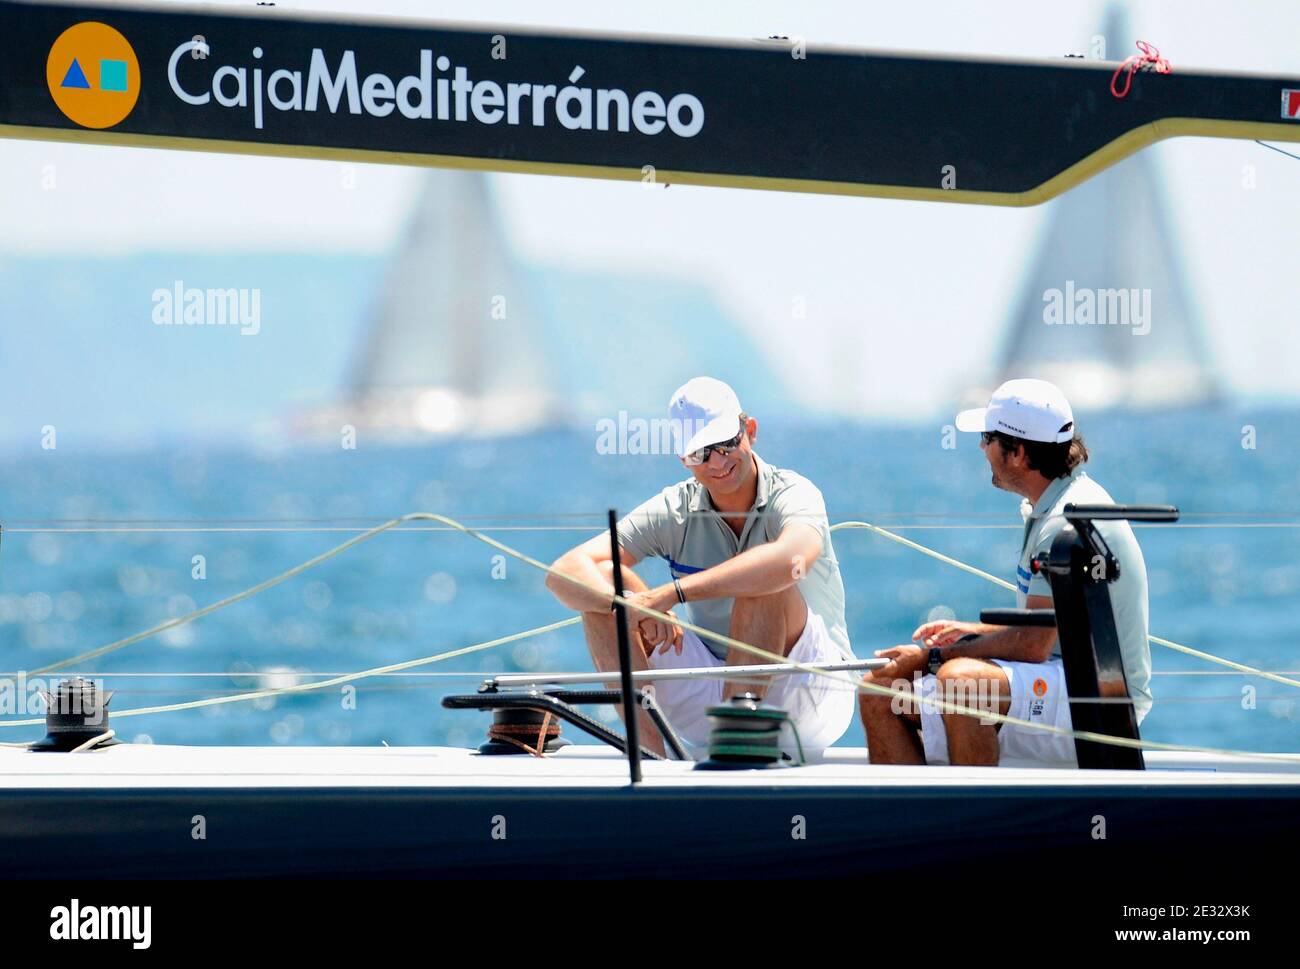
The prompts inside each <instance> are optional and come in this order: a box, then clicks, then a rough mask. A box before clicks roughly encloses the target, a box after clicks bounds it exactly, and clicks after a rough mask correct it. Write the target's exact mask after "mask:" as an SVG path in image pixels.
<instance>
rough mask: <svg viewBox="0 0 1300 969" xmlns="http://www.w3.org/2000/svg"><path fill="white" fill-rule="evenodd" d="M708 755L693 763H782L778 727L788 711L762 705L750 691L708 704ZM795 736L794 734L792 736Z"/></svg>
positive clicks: (725, 766) (709, 766) (733, 766)
mask: <svg viewBox="0 0 1300 969" xmlns="http://www.w3.org/2000/svg"><path fill="white" fill-rule="evenodd" d="M707 712H708V717H709V725H710V727H711V732H710V734H709V757H708V760H704V761H701V762H700V763H698V764H696V765H695V766H696V768H697V769H703V770H744V769H753V768H767V767H783V766H785V764H784V763H783V761H782V754H781V746H780V741H781V729H782V728H783V727H784V726H785V725H786V724H788V723H790V715H789V714H788V713H786V712H785V711H784V710H782V709H780V708H779V707H771V706H763V704H762V701H761V700H760V699H759V698H758V697H757V696H755V695H754V694H752V693H742V694H741V695H739V696H735V697H732V698H731V700H730V701H729V702H728V703H726V704H723V705H722V706H716V707H709V709H708V711H707ZM796 739H797V738H796Z"/></svg>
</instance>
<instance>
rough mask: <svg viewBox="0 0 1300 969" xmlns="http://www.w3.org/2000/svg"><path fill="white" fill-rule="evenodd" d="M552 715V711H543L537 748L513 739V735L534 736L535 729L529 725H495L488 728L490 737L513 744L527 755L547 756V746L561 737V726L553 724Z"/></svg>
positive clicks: (538, 730) (538, 729)
mask: <svg viewBox="0 0 1300 969" xmlns="http://www.w3.org/2000/svg"><path fill="white" fill-rule="evenodd" d="M552 716H553V715H552V713H551V711H550V710H543V711H542V723H541V726H539V727H538V728H537V746H536V747H530V746H528V745H527V744H526V743H524V742H523V741H522V740H519V739H517V738H515V737H512V736H511V734H516V733H518V734H525V735H529V734H532V732H533V728H532V727H531V726H529V725H528V724H516V723H494V724H490V725H489V726H488V737H489V738H490V739H492V740H501V741H504V742H505V743H508V744H513V745H514V746H516V747H518V748H519V749H520V750H522V751H524V752H525V753H529V754H532V755H533V756H534V757H545V756H546V744H547V743H548V742H549V741H550V740H551V739H552V738H553V737H558V736H559V735H560V725H559V724H558V723H552V722H551V718H552Z"/></svg>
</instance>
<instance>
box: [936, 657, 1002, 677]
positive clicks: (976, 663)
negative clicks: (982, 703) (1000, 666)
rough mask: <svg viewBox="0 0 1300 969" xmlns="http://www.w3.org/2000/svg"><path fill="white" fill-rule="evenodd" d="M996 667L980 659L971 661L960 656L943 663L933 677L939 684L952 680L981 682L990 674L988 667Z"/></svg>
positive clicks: (969, 658) (971, 659)
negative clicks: (935, 677)
mask: <svg viewBox="0 0 1300 969" xmlns="http://www.w3.org/2000/svg"><path fill="white" fill-rule="evenodd" d="M990 666H993V668H994V669H996V668H997V667H996V666H995V665H994V664H991V663H987V662H985V661H984V660H981V659H973V658H971V657H969V656H960V657H958V658H957V659H950V660H947V661H946V662H944V663H943V665H941V666H940V667H939V669H938V670H937V671H936V672H935V676H937V677H938V678H939V680H940V681H941V682H952V681H954V680H982V679H987V678H988V676H989V673H990V672H991V671H990V669H989V667H990Z"/></svg>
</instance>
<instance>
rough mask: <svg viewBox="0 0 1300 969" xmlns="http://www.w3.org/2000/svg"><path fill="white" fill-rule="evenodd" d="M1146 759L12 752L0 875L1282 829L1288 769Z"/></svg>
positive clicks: (1280, 840)
mask: <svg viewBox="0 0 1300 969" xmlns="http://www.w3.org/2000/svg"><path fill="white" fill-rule="evenodd" d="M1149 760H1150V764H1151V767H1152V769H1150V770H1147V771H1144V772H1125V771H1080V770H1049V769H1044V768H1019V767H1000V768H971V767H888V766H873V765H871V764H870V763H868V761H867V754H866V751H865V750H863V749H861V748H857V749H854V748H844V749H832V750H830V751H828V752H827V755H826V757H825V759H824V760H823V762H821V763H818V764H813V765H809V766H805V767H799V768H788V769H781V768H778V769H769V770H745V771H709V770H695V769H694V765H693V764H691V763H686V762H671V761H670V762H652V763H646V764H644V765H643V767H644V777H645V779H644V782H643V783H641V784H637V785H632V784H630V783H629V781H628V770H627V762H626V760H624V758H623V757H622V756H621V755H619V754H618V753H617V752H616V751H614V750H612V749H608V748H604V747H598V746H588V745H575V746H572V747H568V748H565V749H564V750H562V751H560V752H558V753H556V754H555V755H553V756H549V757H547V758H545V759H538V758H535V757H530V756H522V755H521V756H505V757H488V756H480V755H477V754H476V753H475V752H473V751H469V750H465V749H459V748H449V747H408V748H400V747H393V748H386V747H342V748H334V747H270V748H268V747H171V746H134V745H129V744H124V745H121V746H118V747H112V748H109V749H106V750H102V751H97V752H94V753H80V754H46V753H31V752H29V751H24V750H16V749H12V748H9V749H0V844H3V845H5V850H4V851H2V852H0V877H8V878H50V877H59V875H58V873H60V872H64V873H72V872H75V873H76V876H77V877H78V878H119V879H120V878H196V877H199V878H250V877H251V878H258V877H299V878H302V877H310V878H358V877H360V878H372V877H416V878H423V877H457V878H485V877H515V878H517V877H525V878H557V877H558V878H579V877H610V876H620V877H623V876H635V877H646V878H670V877H671V878H683V877H685V878H720V877H725V878H740V877H744V878H771V877H805V876H807V877H815V876H820V877H825V876H827V875H835V876H840V877H846V876H852V877H865V876H879V875H881V874H884V873H892V874H893V875H894V876H899V875H901V874H905V873H907V872H909V871H916V870H918V869H917V866H921V870H927V868H928V866H931V865H939V866H943V865H953V864H959V865H963V866H965V865H970V864H974V865H985V864H987V865H999V866H1000V865H1023V866H1025V870H1034V869H1035V866H1037V865H1039V864H1040V861H1041V858H1042V857H1044V854H1043V853H1044V852H1049V851H1050V852H1055V853H1057V854H1056V857H1057V858H1058V861H1059V859H1062V858H1067V857H1068V858H1070V859H1073V860H1072V861H1071V862H1070V863H1071V864H1074V865H1076V866H1078V869H1079V870H1080V871H1083V870H1090V868H1089V866H1092V867H1093V868H1095V869H1096V871H1097V872H1104V871H1108V870H1111V869H1112V868H1113V866H1116V865H1119V866H1124V865H1127V864H1128V863H1129V862H1130V861H1131V859H1132V858H1133V857H1140V858H1142V859H1143V860H1144V864H1146V865H1147V866H1148V868H1150V867H1151V866H1161V867H1162V870H1177V871H1180V870H1182V866H1188V865H1195V866H1199V867H1198V868H1197V870H1198V871H1202V873H1203V870H1204V866H1205V864H1207V856H1206V855H1204V854H1203V853H1202V854H1198V853H1195V852H1191V853H1189V851H1188V849H1187V846H1188V845H1189V844H1200V843H1203V842H1204V841H1205V839H1206V838H1207V835H1210V834H1212V833H1213V832H1215V831H1218V830H1220V829H1223V828H1224V826H1225V825H1227V826H1232V827H1238V826H1239V825H1240V819H1241V818H1242V817H1243V816H1249V818H1250V821H1249V831H1250V836H1251V837H1253V838H1258V839H1261V841H1260V843H1266V844H1270V845H1276V844H1286V843H1289V842H1288V840H1287V839H1293V838H1294V829H1295V819H1296V817H1300V764H1293V763H1278V762H1263V761H1260V762H1255V763H1251V762H1242V761H1237V760H1232V761H1228V760H1222V761H1220V760H1216V759H1215V758H1212V757H1205V756H1202V755H1196V754H1164V755H1161V754H1153V755H1152V756H1151V757H1150V758H1149ZM1233 819H1236V820H1233ZM1099 823H1101V824H1102V825H1103V826H1104V827H1105V832H1104V838H1101V839H1099V837H1098V833H1097V832H1098V824H1099ZM1237 833H1238V834H1240V832H1237ZM1213 857H1215V856H1211V857H1209V861H1211V862H1212V861H1213ZM1223 858H1224V859H1228V858H1229V855H1227V854H1225V855H1224V856H1223ZM1060 863H1065V862H1063V861H1062V862H1060ZM1224 863H1225V864H1227V861H1226V860H1225V862H1224ZM1235 863H1236V862H1234V864H1235ZM1228 874H1231V872H1228Z"/></svg>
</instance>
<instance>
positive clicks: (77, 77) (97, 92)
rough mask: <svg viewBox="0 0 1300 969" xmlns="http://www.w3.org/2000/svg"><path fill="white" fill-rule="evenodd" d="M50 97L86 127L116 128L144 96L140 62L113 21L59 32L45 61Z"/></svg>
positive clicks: (73, 27)
mask: <svg viewBox="0 0 1300 969" xmlns="http://www.w3.org/2000/svg"><path fill="white" fill-rule="evenodd" d="M45 82H46V83H47V84H48V85H49V87H50V97H52V98H54V103H55V104H57V105H58V106H59V110H60V111H62V112H63V113H64V114H65V115H67V117H68V119H69V120H71V121H74V122H76V123H77V124H79V125H81V126H82V127H83V128H111V127H113V125H115V124H117V123H118V122H119V121H121V120H122V119H123V118H125V117H126V116H127V115H128V114H130V113H131V109H132V108H134V107H135V101H136V98H138V97H139V96H140V62H139V61H138V60H136V57H135V51H134V50H133V49H132V48H131V44H130V43H129V42H128V41H127V39H126V38H125V37H123V36H122V35H121V34H120V33H118V32H117V31H116V30H114V29H113V28H112V27H110V26H108V24H101V23H96V22H94V21H89V20H88V21H86V22H84V23H80V24H75V25H73V26H71V27H69V28H68V29H67V30H65V31H64V32H63V33H61V34H59V39H58V40H56V41H55V42H54V46H53V47H51V48H50V56H49V57H48V58H47V59H46V61H45Z"/></svg>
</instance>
